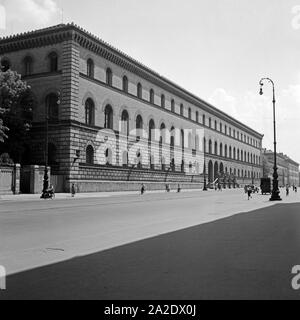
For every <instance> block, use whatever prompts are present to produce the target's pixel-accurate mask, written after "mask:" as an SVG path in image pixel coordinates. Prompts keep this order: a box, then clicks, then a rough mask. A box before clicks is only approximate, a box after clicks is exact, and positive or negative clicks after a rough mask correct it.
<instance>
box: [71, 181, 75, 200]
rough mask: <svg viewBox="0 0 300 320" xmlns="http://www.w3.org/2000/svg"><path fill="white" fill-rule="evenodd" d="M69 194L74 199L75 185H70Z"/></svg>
mask: <svg viewBox="0 0 300 320" xmlns="http://www.w3.org/2000/svg"><path fill="white" fill-rule="evenodd" d="M71 194H72V198H74V197H75V194H76V190H75V184H74V183H72V187H71Z"/></svg>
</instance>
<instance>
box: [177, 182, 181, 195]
mask: <svg viewBox="0 0 300 320" xmlns="http://www.w3.org/2000/svg"><path fill="white" fill-rule="evenodd" d="M180 191H181V186H180V184H179V183H178V187H177V193H179V192H180Z"/></svg>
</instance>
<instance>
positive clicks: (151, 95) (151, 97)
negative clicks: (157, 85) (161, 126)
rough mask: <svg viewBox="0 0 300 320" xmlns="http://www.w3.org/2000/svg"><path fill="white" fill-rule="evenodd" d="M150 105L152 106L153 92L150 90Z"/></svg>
mask: <svg viewBox="0 0 300 320" xmlns="http://www.w3.org/2000/svg"><path fill="white" fill-rule="evenodd" d="M150 103H152V104H154V90H153V89H151V90H150Z"/></svg>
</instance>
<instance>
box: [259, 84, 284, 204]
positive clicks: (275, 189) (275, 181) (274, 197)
mask: <svg viewBox="0 0 300 320" xmlns="http://www.w3.org/2000/svg"><path fill="white" fill-rule="evenodd" d="M264 81H268V82H269V83H271V84H272V88H273V100H272V102H273V125H274V167H273V189H272V196H271V198H270V201H281V200H282V199H281V198H280V195H279V194H280V191H279V188H278V173H277V170H278V168H277V159H276V145H277V142H276V116H275V103H276V100H275V85H274V82H273V80H271V79H270V78H262V79H261V80H260V82H259V85H260V91H259V94H260V95H263V90H262V88H263V85H264Z"/></svg>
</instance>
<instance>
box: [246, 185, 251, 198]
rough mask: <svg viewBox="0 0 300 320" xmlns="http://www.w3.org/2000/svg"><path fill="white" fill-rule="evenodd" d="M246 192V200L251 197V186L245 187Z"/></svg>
mask: <svg viewBox="0 0 300 320" xmlns="http://www.w3.org/2000/svg"><path fill="white" fill-rule="evenodd" d="M247 194H248V200H249V199H250V198H251V199H252V188H251V187H250V186H248V188H247Z"/></svg>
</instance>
